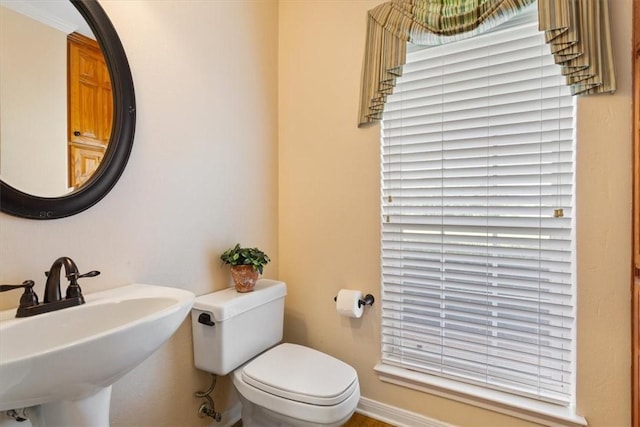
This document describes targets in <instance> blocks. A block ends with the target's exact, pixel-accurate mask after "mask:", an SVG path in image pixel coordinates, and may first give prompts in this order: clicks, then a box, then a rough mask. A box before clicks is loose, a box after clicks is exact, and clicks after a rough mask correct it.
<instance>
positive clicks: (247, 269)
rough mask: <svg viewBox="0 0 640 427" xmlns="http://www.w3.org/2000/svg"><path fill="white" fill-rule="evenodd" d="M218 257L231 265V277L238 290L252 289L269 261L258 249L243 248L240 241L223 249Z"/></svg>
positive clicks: (246, 290) (249, 290)
mask: <svg viewBox="0 0 640 427" xmlns="http://www.w3.org/2000/svg"><path fill="white" fill-rule="evenodd" d="M220 259H221V260H222V262H223V263H225V264H229V265H230V266H231V277H232V278H233V283H234V284H235V285H236V291H238V292H251V291H253V287H254V286H255V285H256V281H257V280H258V277H260V275H261V274H262V270H263V268H264V266H265V265H267V264H268V263H269V261H271V260H270V259H269V256H267V254H265V253H264V252H262V251H261V250H260V249H258V248H243V247H241V246H240V243H236V245H235V246H234V247H233V248H229V249H227V250H226V251H224V252H223V253H222V255H220Z"/></svg>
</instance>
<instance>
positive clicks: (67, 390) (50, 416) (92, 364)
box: [0, 284, 195, 427]
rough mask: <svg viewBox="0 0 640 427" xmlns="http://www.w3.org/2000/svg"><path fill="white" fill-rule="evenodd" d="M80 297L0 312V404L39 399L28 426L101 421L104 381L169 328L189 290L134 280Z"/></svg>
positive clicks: (137, 359)
mask: <svg viewBox="0 0 640 427" xmlns="http://www.w3.org/2000/svg"><path fill="white" fill-rule="evenodd" d="M84 297H85V300H86V303H85V304H84V305H80V306H77V307H70V308H65V309H62V310H59V311H54V312H51V313H44V314H40V315H37V316H33V317H27V318H21V319H15V318H14V316H15V311H16V310H15V309H12V310H6V311H1V312H0V411H6V410H9V409H20V408H26V407H31V406H36V405H39V406H38V407H36V408H33V409H32V410H29V411H28V412H29V413H31V414H35V416H34V418H33V419H32V424H33V425H34V426H41V427H46V426H96V427H98V426H100V427H102V426H104V427H107V426H108V425H109V404H110V398H111V385H112V384H113V383H114V382H115V381H116V380H118V379H119V378H121V377H122V376H123V375H125V374H126V373H127V372H129V371H131V370H132V369H133V368H135V367H136V366H138V365H139V364H140V363H141V362H142V361H143V360H145V359H146V358H147V357H149V356H150V355H151V354H152V353H153V352H155V351H156V350H157V349H158V348H159V347H160V346H161V345H162V344H163V343H164V342H166V341H167V340H168V339H169V337H171V335H173V333H174V332H175V331H176V330H177V329H178V327H179V326H180V324H181V323H182V322H183V320H184V319H185V317H186V316H187V314H188V313H189V311H190V310H191V306H192V305H193V301H194V298H195V296H194V294H193V293H191V292H189V291H185V290H182V289H177V288H168V287H163V286H153V285H142V284H134V285H128V286H123V287H120V288H115V289H110V290H107V291H103V292H96V293H92V294H86V295H85V296H84Z"/></svg>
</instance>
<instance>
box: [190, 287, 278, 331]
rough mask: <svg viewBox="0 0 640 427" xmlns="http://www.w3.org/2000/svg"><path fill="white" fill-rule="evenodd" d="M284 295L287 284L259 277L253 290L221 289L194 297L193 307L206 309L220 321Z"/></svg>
mask: <svg viewBox="0 0 640 427" xmlns="http://www.w3.org/2000/svg"><path fill="white" fill-rule="evenodd" d="M286 295H287V286H286V285H285V284H284V282H280V281H278V280H270V279H260V280H258V282H257V283H256V286H255V288H254V290H253V292H245V293H240V292H237V291H236V290H235V288H227V289H223V290H221V291H216V292H212V293H210V294H206V295H201V296H199V297H196V299H195V301H194V303H193V308H194V309H195V310H201V311H208V312H210V313H211V314H212V315H213V318H214V319H215V320H216V321H218V322H222V321H224V320H226V319H229V318H231V317H234V316H237V315H238V314H242V313H244V312H246V311H248V310H251V309H253V308H256V307H259V306H261V305H263V304H266V303H268V302H271V301H273V300H275V299H278V298H284V297H285V296H286Z"/></svg>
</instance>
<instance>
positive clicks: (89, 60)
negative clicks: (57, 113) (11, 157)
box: [67, 33, 113, 188]
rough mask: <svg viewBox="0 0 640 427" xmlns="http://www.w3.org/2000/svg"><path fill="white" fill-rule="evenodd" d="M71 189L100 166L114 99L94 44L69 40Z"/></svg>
mask: <svg viewBox="0 0 640 427" xmlns="http://www.w3.org/2000/svg"><path fill="white" fill-rule="evenodd" d="M67 51H68V61H69V63H68V86H67V87H68V88H69V99H68V107H69V126H68V139H67V141H69V142H68V144H69V145H68V175H69V187H71V188H78V187H80V186H81V185H82V184H83V183H84V182H85V181H87V180H88V179H89V178H91V175H93V172H94V171H95V170H96V169H97V168H98V166H99V165H100V161H101V160H102V158H103V157H104V153H105V151H106V149H107V145H108V144H109V138H111V121H112V120H113V95H112V91H111V80H110V78H109V70H108V69H107V63H106V61H105V59H104V55H103V54H102V50H101V49H100V46H98V43H97V42H96V41H95V40H92V39H90V38H88V37H85V36H83V35H81V34H78V33H72V34H70V35H69V36H68V37H67Z"/></svg>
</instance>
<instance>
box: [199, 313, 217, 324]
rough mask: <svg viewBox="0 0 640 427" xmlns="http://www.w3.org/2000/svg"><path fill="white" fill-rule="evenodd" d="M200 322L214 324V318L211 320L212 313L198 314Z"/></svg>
mask: <svg viewBox="0 0 640 427" xmlns="http://www.w3.org/2000/svg"><path fill="white" fill-rule="evenodd" d="M198 323H202V324H203V325H207V326H214V325H215V323H213V320H211V315H210V314H209V313H200V316H198Z"/></svg>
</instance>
